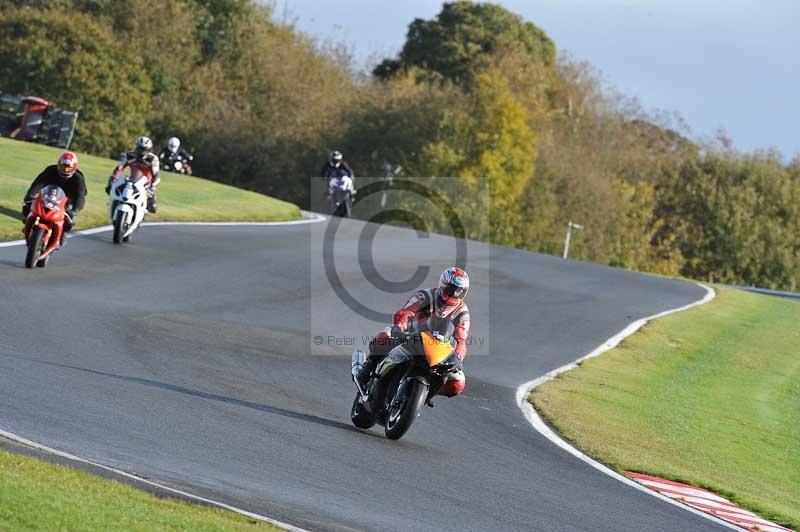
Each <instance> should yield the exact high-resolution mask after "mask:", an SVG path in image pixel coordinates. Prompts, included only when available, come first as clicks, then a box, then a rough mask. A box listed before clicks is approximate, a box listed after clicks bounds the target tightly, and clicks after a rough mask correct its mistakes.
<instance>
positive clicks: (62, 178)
mask: <svg viewBox="0 0 800 532" xmlns="http://www.w3.org/2000/svg"><path fill="white" fill-rule="evenodd" d="M48 185H56V186H58V187H60V188H61V189H62V190H63V191H64V194H66V195H67V197H68V198H69V202H68V203H67V216H66V217H65V218H64V232H63V233H61V245H62V246H63V245H64V240H65V239H66V235H67V233H68V232H70V231H72V229H73V228H74V227H75V218H77V216H78V213H80V212H81V209H83V207H84V205H85V204H86V194H87V191H86V180H85V178H84V177H83V172H81V171H80V170H78V156H77V155H75V154H74V153H72V152H71V151H65V152H64V153H62V154H61V155H60V156H59V158H58V163H57V164H51V165H50V166H48V167H47V168H45V169H44V170H43V171H42V173H40V174H39V175H38V176H36V179H34V180H33V183H31V186H30V188H28V192H26V193H25V199H24V200H23V206H22V217H23V219H24V218H27V217H28V214H29V213H30V212H31V204H32V203H33V200H34V198H35V197H36V195H37V194H38V193H39V191H41V190H42V189H43V188H44V187H46V186H48Z"/></svg>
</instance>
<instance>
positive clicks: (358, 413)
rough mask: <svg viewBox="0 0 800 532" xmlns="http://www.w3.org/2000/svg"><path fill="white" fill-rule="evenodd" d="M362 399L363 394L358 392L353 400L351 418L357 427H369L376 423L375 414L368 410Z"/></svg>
mask: <svg viewBox="0 0 800 532" xmlns="http://www.w3.org/2000/svg"><path fill="white" fill-rule="evenodd" d="M360 399H361V395H360V394H356V398H355V399H354V400H353V407H352V408H351V409H350V420H351V421H352V422H353V425H355V426H356V427H358V428H360V429H368V428H370V427H372V426H373V425H374V424H375V416H373V415H372V414H370V413H369V412H367V411H366V409H365V408H364V405H363V404H362V403H361V401H360Z"/></svg>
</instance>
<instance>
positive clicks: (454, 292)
mask: <svg viewBox="0 0 800 532" xmlns="http://www.w3.org/2000/svg"><path fill="white" fill-rule="evenodd" d="M444 295H446V296H447V297H454V298H456V299H464V296H466V295H467V289H466V288H461V287H460V286H456V285H454V284H449V285H447V286H445V287H444Z"/></svg>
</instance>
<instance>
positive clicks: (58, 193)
mask: <svg viewBox="0 0 800 532" xmlns="http://www.w3.org/2000/svg"><path fill="white" fill-rule="evenodd" d="M41 195H42V206H43V207H44V208H45V209H47V210H48V211H49V210H52V209H58V208H60V207H61V202H62V201H64V200H65V199H66V197H67V195H66V194H65V193H64V191H63V190H61V187H58V186H56V185H48V186H46V187H44V188H43V189H42V192H41Z"/></svg>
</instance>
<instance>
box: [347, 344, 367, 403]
mask: <svg viewBox="0 0 800 532" xmlns="http://www.w3.org/2000/svg"><path fill="white" fill-rule="evenodd" d="M366 361H367V355H366V353H364V351H362V350H361V349H356V350H355V351H353V357H352V360H351V363H350V374H351V375H352V376H353V382H354V383H355V385H356V388H358V393H360V394H361V395H362V396H364V395H366V394H365V393H364V390H362V389H361V385H360V384H359V383H358V375H359V373H361V368H363V367H364V364H365V363H366Z"/></svg>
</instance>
